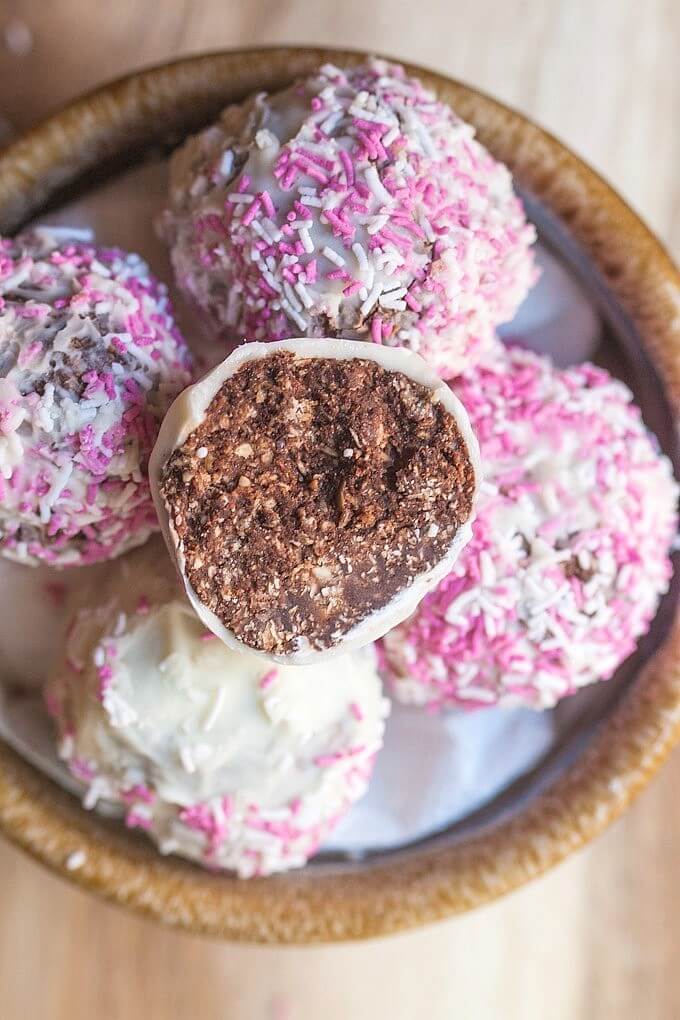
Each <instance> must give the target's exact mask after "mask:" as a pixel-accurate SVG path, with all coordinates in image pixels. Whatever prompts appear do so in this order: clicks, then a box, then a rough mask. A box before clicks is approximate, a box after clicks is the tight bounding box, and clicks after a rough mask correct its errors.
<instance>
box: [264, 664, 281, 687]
mask: <svg viewBox="0 0 680 1020" xmlns="http://www.w3.org/2000/svg"><path fill="white" fill-rule="evenodd" d="M278 675H279V671H278V669H270V670H269V672H268V673H265V675H264V676H263V677H262V679H261V680H260V689H261V690H263V691H265V690H266V689H267V688H268V687H270V686H271V685H272V684H273V683H274V681H275V680H276V678H277V677H278Z"/></svg>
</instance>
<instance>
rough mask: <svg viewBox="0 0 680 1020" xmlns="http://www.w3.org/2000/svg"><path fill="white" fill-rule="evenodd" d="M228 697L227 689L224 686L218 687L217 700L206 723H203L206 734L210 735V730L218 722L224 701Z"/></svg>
mask: <svg viewBox="0 0 680 1020" xmlns="http://www.w3.org/2000/svg"><path fill="white" fill-rule="evenodd" d="M226 696H227V691H226V688H225V687H223V686H220V687H218V688H217V690H216V692H215V699H214V701H213V703H212V707H211V709H210V711H209V712H208V715H207V716H206V719H205V722H204V723H203V731H204V733H209V732H210V730H211V729H212V728H213V726H214V725H215V723H216V722H217V719H218V717H219V714H220V712H221V711H222V709H223V707H224V699H225V698H226Z"/></svg>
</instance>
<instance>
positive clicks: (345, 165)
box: [340, 149, 354, 188]
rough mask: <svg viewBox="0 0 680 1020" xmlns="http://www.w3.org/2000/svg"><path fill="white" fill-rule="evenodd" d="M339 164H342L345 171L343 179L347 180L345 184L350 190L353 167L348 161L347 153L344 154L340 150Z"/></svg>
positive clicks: (352, 179) (352, 180)
mask: <svg viewBox="0 0 680 1020" xmlns="http://www.w3.org/2000/svg"><path fill="white" fill-rule="evenodd" d="M340 162H341V163H342V166H343V169H344V171H345V177H346V178H347V184H348V185H349V187H350V188H351V187H352V185H353V184H354V166H353V165H352V160H351V159H350V156H349V153H347V152H345V150H344V149H340Z"/></svg>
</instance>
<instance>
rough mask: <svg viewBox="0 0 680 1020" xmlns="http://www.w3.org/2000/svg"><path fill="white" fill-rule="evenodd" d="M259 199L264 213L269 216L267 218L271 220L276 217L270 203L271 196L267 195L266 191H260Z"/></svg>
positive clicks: (273, 207)
mask: <svg viewBox="0 0 680 1020" xmlns="http://www.w3.org/2000/svg"><path fill="white" fill-rule="evenodd" d="M259 198H260V201H261V202H262V205H263V206H264V211H265V212H266V214H267V216H269V218H270V219H272V220H273V219H274V217H275V216H276V208H275V206H274V203H273V202H272V197H271V195H270V194H269V192H268V191H261V192H260V194H259Z"/></svg>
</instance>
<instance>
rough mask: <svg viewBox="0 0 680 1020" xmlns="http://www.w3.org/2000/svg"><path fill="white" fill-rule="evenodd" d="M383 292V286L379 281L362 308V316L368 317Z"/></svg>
mask: <svg viewBox="0 0 680 1020" xmlns="http://www.w3.org/2000/svg"><path fill="white" fill-rule="evenodd" d="M381 292H382V284H381V283H380V281H379V280H378V281H377V282H376V283H375V284H374V285H373V289H372V290H371V293H370V294H369V295H368V297H367V298H366V300H365V301H364V303H363V304H362V306H361V314H362V315H367V314H368V312H370V310H371V308H372V307H373V305H374V304H375V303H376V301H377V300H378V298H379V297H380V294H381Z"/></svg>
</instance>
